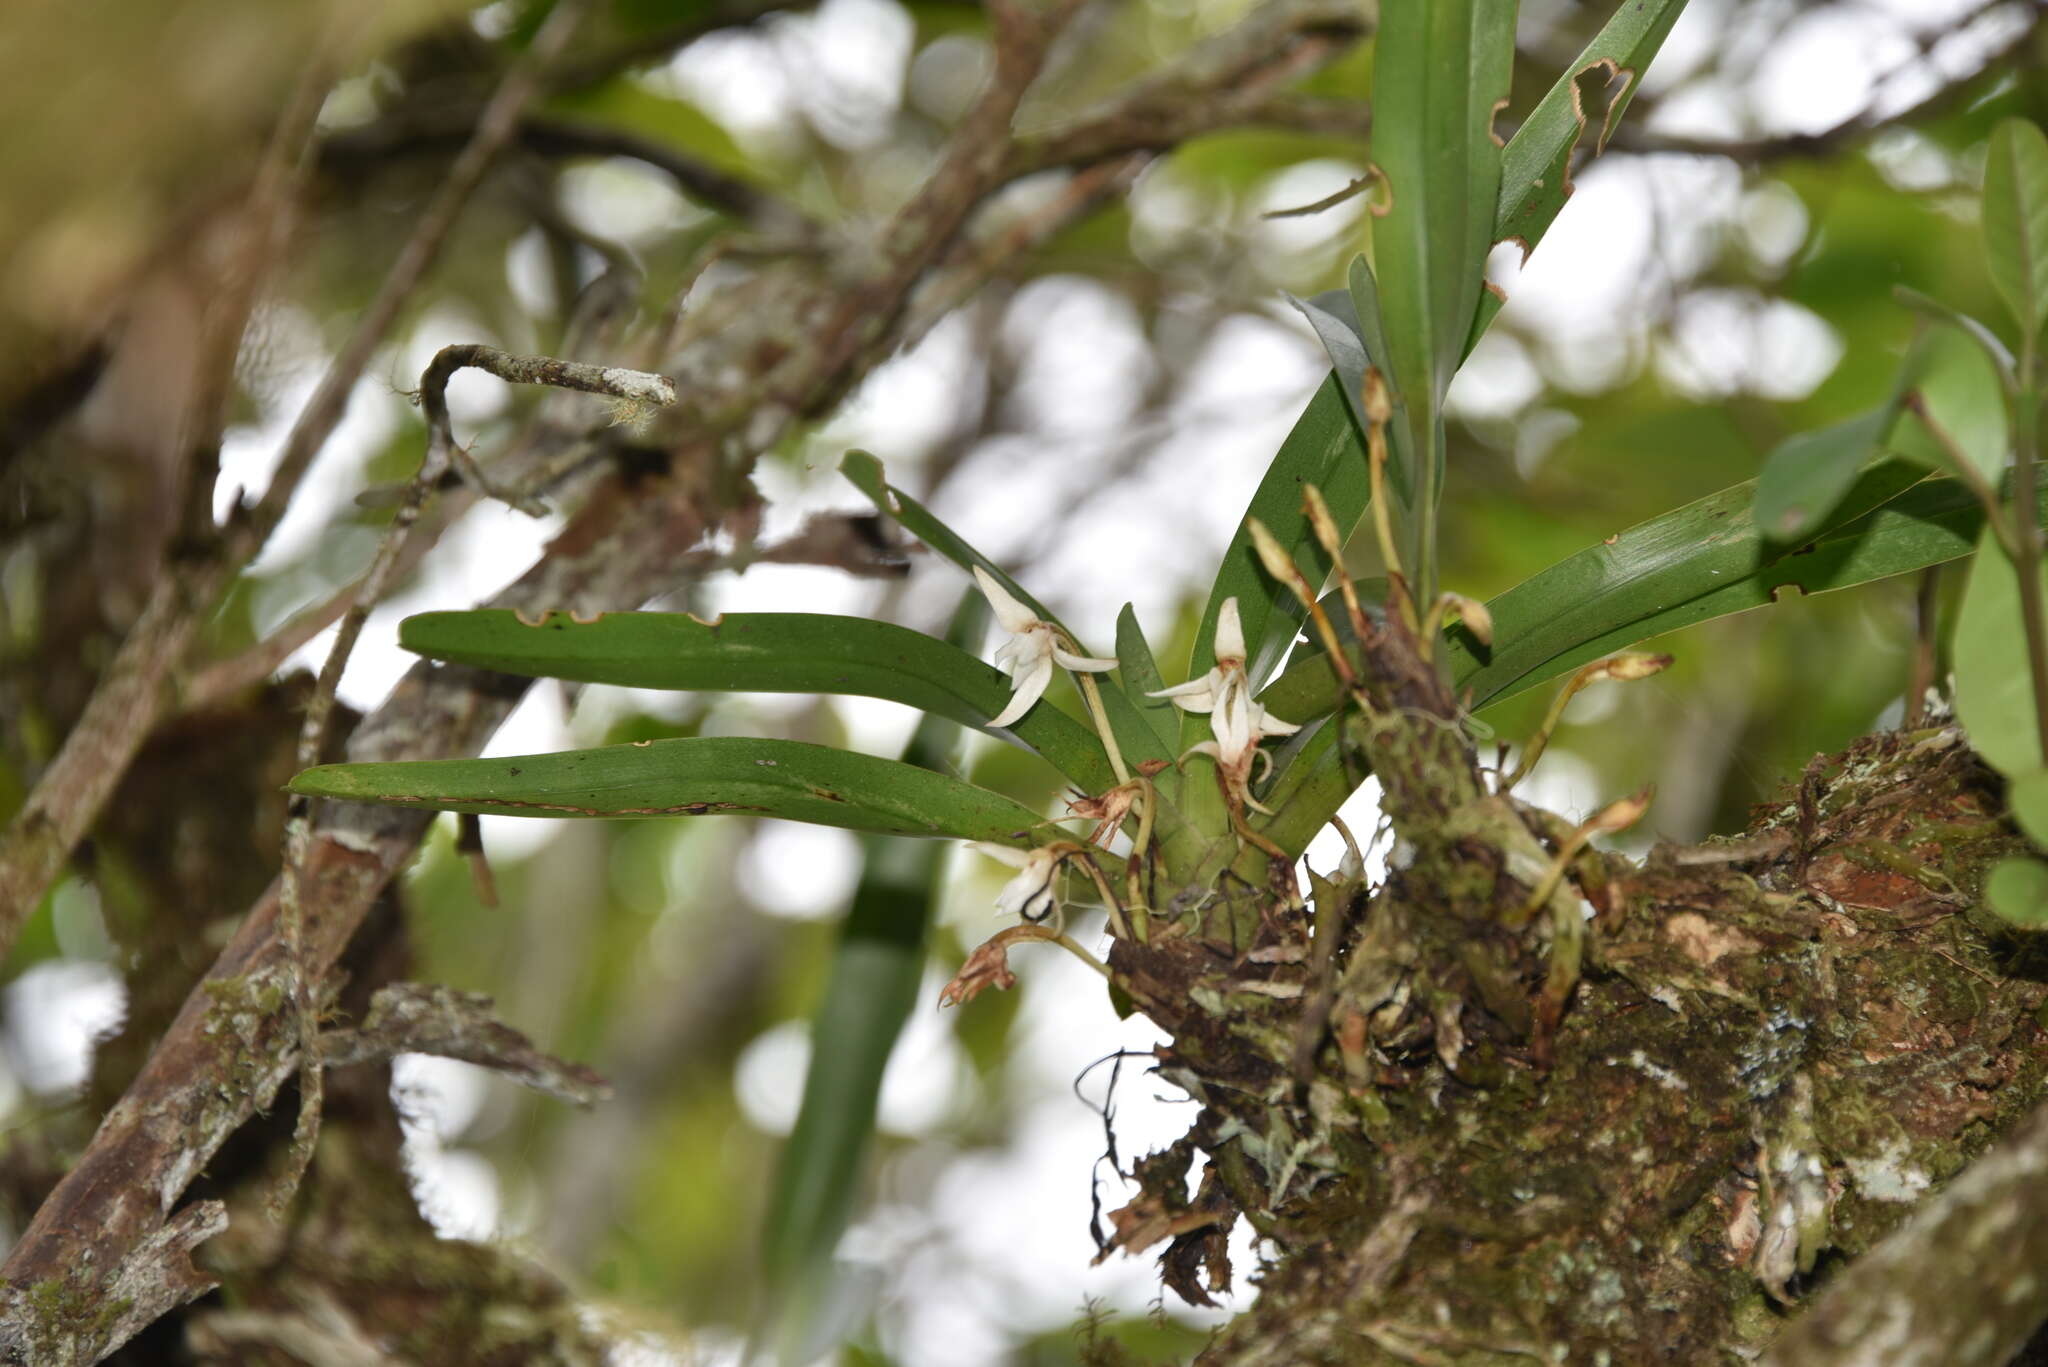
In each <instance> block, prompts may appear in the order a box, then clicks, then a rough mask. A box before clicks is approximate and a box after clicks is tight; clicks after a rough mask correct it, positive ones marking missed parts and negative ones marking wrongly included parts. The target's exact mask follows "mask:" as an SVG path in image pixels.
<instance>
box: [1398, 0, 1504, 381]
mask: <svg viewBox="0 0 2048 1367" xmlns="http://www.w3.org/2000/svg"><path fill="white" fill-rule="evenodd" d="M1515 9H1516V6H1515V4H1514V3H1513V0H1432V2H1431V3H1429V4H1395V5H1388V6H1386V7H1385V8H1384V10H1383V11H1382V13H1381V15H1380V31H1379V36H1378V37H1377V38H1376V39H1375V40H1374V41H1375V43H1376V47H1375V50H1374V55H1373V155H1374V158H1375V159H1376V160H1377V161H1378V163H1379V167H1380V171H1381V173H1382V175H1384V177H1385V178H1386V189H1387V192H1388V197H1389V199H1390V200H1391V203H1390V205H1389V207H1388V211H1387V214H1386V216H1385V217H1384V218H1382V219H1380V220H1379V221H1378V222H1377V223H1376V224H1375V225H1374V229H1373V257H1374V262H1375V264H1376V265H1377V267H1378V271H1377V275H1378V282H1379V303H1380V316H1381V318H1382V319H1383V320H1384V322H1385V325H1386V334H1387V343H1388V350H1389V352H1390V357H1389V359H1390V360H1391V361H1392V370H1393V379H1394V381H1395V386H1396V388H1398V389H1399V390H1400V391H1401V393H1402V394H1403V395H1404V396H1405V397H1406V398H1407V399H1408V401H1409V403H1410V404H1412V405H1415V406H1417V407H1419V408H1423V409H1426V410H1428V411H1431V412H1433V411H1435V406H1436V404H1437V403H1438V402H1440V401H1441V400H1442V398H1443V394H1444V390H1445V389H1446V387H1448V386H1449V384H1450V381H1451V375H1452V373H1453V372H1455V371H1456V370H1457V367H1458V362H1459V360H1460V359H1461V358H1462V357H1463V355H1464V349H1465V348H1464V344H1465V338H1466V336H1467V335H1468V334H1469V333H1470V332H1471V329H1472V319H1473V315H1474V313H1475V311H1476V310H1477V308H1478V306H1479V296H1480V293H1481V291H1482V288H1483V281H1484V278H1485V266H1486V254H1487V251H1488V250H1489V249H1490V248H1491V247H1492V246H1493V241H1494V232H1493V229H1494V220H1495V214H1496V211H1497V209H1498V206H1499V202H1500V191H1501V147H1500V145H1499V144H1497V143H1496V142H1495V141H1494V138H1493V119H1494V112H1495V106H1496V104H1497V103H1498V102H1500V101H1502V100H1505V99H1506V97H1507V93H1508V77H1509V75H1510V73H1511V71H1512V68H1513V64H1514V51H1515Z"/></svg>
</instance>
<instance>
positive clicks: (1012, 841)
mask: <svg viewBox="0 0 2048 1367" xmlns="http://www.w3.org/2000/svg"><path fill="white" fill-rule="evenodd" d="M288 786H289V789H290V791H292V792H294V793H300V794H303V795H305V796H307V797H325V798H338V799H343V800H347V801H352V802H378V803H385V804H388V805H391V806H398V807H417V808H426V809H429V810H437V811H448V812H477V813H480V814H482V815H485V816H534V817H660V816H713V815H721V814H731V815H741V816H774V817H781V818H782V819H783V820H786V821H805V822H809V823H811V824H812V825H816V826H838V827H841V828H843V829H846V830H853V831H871V832H873V833H875V834H877V835H915V836H934V837H943V838H948V839H959V840H986V841H990V842H992V843H994V844H999V845H1014V846H1019V847H1029V846H1033V845H1038V844H1043V843H1045V842H1046V841H1048V840H1056V839H1059V838H1061V832H1060V831H1058V830H1057V829H1056V828H1054V827H1051V826H1049V825H1047V824H1046V822H1045V821H1044V820H1043V819H1042V818H1041V817H1039V816H1038V814H1037V813H1035V812H1033V811H1032V810H1031V809H1030V808H1028V807H1024V806H1021V805H1019V804H1018V803H1015V802H1012V801H1011V800H1010V799H1009V798H1006V797H1003V796H1002V795H1000V794H998V793H992V792H989V791H988V790H987V789H986V788H977V787H975V786H974V785H973V784H971V783H963V782H961V781H960V780H959V779H956V778H949V777H947V776H946V775H944V774H936V773H933V772H931V771H930V770H928V769H919V768H917V767H915V766H913V765H909V764H903V763H900V762H898V761H896V760H890V759H877V758H875V757H874V756H873V755H859V754H853V753H851V752H849V751H845V750H835V749H832V748H831V747H829V746H824V745H809V744H805V743H803V742H801V741H791V740H757V739H754V738H752V737H747V736H703V737H694V738H691V739H686V740H655V741H637V742H635V743H633V744H630V745H608V746H604V747H602V748H600V749H595V750H568V751H563V752H561V753H558V754H551V755H512V756H506V757H502V758H494V759H428V760H407V761H399V762H393V763H387V764H323V765H320V766H318V767H317V768H312V769H308V770H306V771H305V772H303V773H301V774H299V775H298V776H297V777H296V778H294V779H293V780H292V781H291V783H290V784H289V785H288Z"/></svg>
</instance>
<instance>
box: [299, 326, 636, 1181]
mask: <svg viewBox="0 0 2048 1367" xmlns="http://www.w3.org/2000/svg"><path fill="white" fill-rule="evenodd" d="M470 368H474V369H478V370H483V371H487V372H488V373H490V374H492V375H496V376H497V377H498V378H500V379H502V380H506V381H509V382H511V383H514V384H538V385H546V386H549V387H551V388H555V389H573V390H579V391H581V392H583V393H587V394H605V395H609V396H611V397H612V398H615V399H619V400H621V401H623V402H626V403H630V404H642V405H664V406H665V405H668V404H672V403H674V402H675V399H676V390H675V385H674V384H673V383H672V382H671V381H670V380H669V379H668V377H667V376H665V375H651V374H649V373H647V372H646V371H641V370H626V369H621V368H619V367H616V366H597V365H585V364H583V363H582V362H580V361H563V360H557V359H555V358H554V357H550V356H514V355H511V354H509V353H507V352H503V351H500V350H498V349H497V348H496V347H488V346H474V345H469V346H451V347H443V348H442V349H441V351H440V352H439V353H438V354H436V355H435V357H434V359H433V361H432V362H430V363H429V364H428V366H427V368H426V371H425V372H424V373H423V374H422V375H421V376H420V411H421V412H422V413H423V414H424V415H425V417H426V421H427V451H426V456H425V458H424V459H422V460H421V462H420V471H419V474H418V476H417V477H416V478H415V479H414V480H413V482H412V484H411V485H410V487H409V488H408V489H407V491H406V498H405V501H404V502H403V503H401V504H400V505H399V507H398V511H397V513H396V514H395V515H394V516H393V517H392V520H391V525H390V527H389V528H388V529H387V530H386V531H385V533H384V537H383V540H382V541H381V542H380V543H379V544H378V547H377V555H376V558H375V559H373V560H372V561H371V562H370V568H369V570H368V571H366V572H365V573H364V575H363V577H362V580H361V583H360V584H359V586H358V589H357V592H356V595H355V598H354V600H353V601H352V602H351V603H350V604H349V608H348V611H347V612H346V613H345V614H343V616H342V619H341V627H340V630H338V631H337V632H336V633H335V637H334V645H333V646H332V648H330V649H329V651H328V652H327V662H326V663H325V664H323V665H322V666H321V668H320V677H319V681H318V682H317V683H316V684H315V685H314V688H313V696H312V697H311V698H310V699H308V700H307V703H306V716H305V722H304V724H303V726H302V727H301V729H300V731H299V752H298V766H297V767H299V768H301V769H306V768H310V767H311V766H313V765H314V764H317V763H319V760H320V752H321V750H322V748H323V747H324V746H325V744H326V740H327V722H328V718H329V717H330V716H331V715H332V714H333V711H334V695H335V690H336V689H337V688H338V687H339V686H340V683H341V675H342V671H343V670H344V669H345V668H347V666H348V658H349V656H350V655H351V654H352V653H353V652H354V650H355V644H356V640H357V638H358V637H359V636H361V634H362V630H363V624H364V623H365V622H367V621H368V620H369V618H370V612H371V610H372V609H373V608H374V607H376V605H377V603H378V602H379V601H380V600H381V599H382V598H383V596H384V590H385V587H386V585H388V584H389V583H390V581H391V577H392V573H393V571H394V570H395V569H396V568H397V566H398V564H399V562H400V560H401V558H402V557H403V556H404V553H405V548H406V542H407V540H408V539H409V538H410V536H411V533H412V529H413V525H414V524H415V523H416V522H418V521H419V517H420V513H421V511H422V510H423V509H424V508H425V506H426V502H427V499H428V497H429V496H430V495H431V494H432V492H433V490H434V488H435V486H436V485H437V484H438V483H439V481H440V478H441V475H442V473H443V472H444V471H445V470H447V469H449V468H450V467H451V466H453V465H456V464H457V463H458V452H457V448H456V444H455V429H454V425H453V423H452V422H451V420H450V418H449V416H448V381H449V380H450V379H451V378H452V377H453V376H454V374H455V372H456V371H458V370H463V369H470ZM312 842H313V819H312V804H311V803H305V802H302V803H298V804H296V805H295V806H294V807H293V809H292V811H291V813H290V815H289V816H288V817H287V818H286V820H285V835H284V874H283V879H282V882H281V885H280V890H279V914H278V927H279V932H280V934H281V935H282V937H283V940H284V953H285V963H286V966H287V970H288V971H287V975H286V984H285V985H286V988H287V990H288V991H289V993H290V996H291V1003H292V1011H293V1015H294V1017H295V1019H296V1021H297V1028H298V1045H299V1066H300V1082H299V1121H298V1126H297V1129H296V1131H295V1133H294V1135H293V1139H292V1158H291V1161H290V1162H288V1163H287V1164H286V1165H285V1171H284V1174H283V1177H282V1180H280V1182H279V1183H278V1185H277V1187H276V1188H275V1189H274V1191H273V1193H272V1209H273V1211H276V1212H281V1211H282V1210H283V1208H284V1206H285V1205H286V1204H287V1203H288V1202H289V1201H290V1199H291V1197H292V1195H293V1193H294V1192H296V1191H297V1189H298V1184H299V1179H300V1178H301V1177H303V1176H304V1174H305V1170H306V1165H307V1164H308V1163H310V1162H311V1161H312V1158H313V1143H314V1141H315V1140H316V1139H317V1138H318V1137H319V1131H320V1105H321V1097H322V1087H323V1084H322V1081H321V1076H322V1074H321V1058H320V1049H321V1040H320V1031H319V1023H318V1019H317V1017H318V1012H317V1010H316V998H317V995H318V994H317V978H316V976H315V975H314V974H313V973H311V972H309V970H308V965H307V962H306V954H305V920H306V911H305V901H306V899H305V895H304V871H305V868H306V861H307V857H308V854H309V852H310V850H311V848H312Z"/></svg>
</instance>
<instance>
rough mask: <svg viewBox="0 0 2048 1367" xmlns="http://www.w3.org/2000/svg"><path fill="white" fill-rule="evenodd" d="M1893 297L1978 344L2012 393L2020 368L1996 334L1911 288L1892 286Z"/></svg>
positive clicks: (1973, 319) (1965, 315)
mask: <svg viewBox="0 0 2048 1367" xmlns="http://www.w3.org/2000/svg"><path fill="white" fill-rule="evenodd" d="M1892 297H1893V298H1894V299H1896V300H1898V301H1899V302H1900V303H1901V304H1904V305H1905V306H1906V307H1907V308H1909V309H1911V310H1913V312H1915V313H1918V314H1921V315H1923V316H1925V317H1927V318H1931V319H1933V320H1934V321H1936V322H1939V323H1946V324H1948V325H1949V326H1950V327H1952V328H1954V329H1955V330H1956V331H1957V332H1960V333H1961V334H1962V335H1963V336H1965V337H1967V338H1969V339H1970V340H1971V341H1972V342H1974V343H1976V345H1977V349H1978V350H1979V351H1981V352H1983V353H1984V359H1985V360H1986V361H1989V362H1990V363H1991V368H1992V369H1993V370H1994V371H1996V372H1997V373H1998V377H1999V380H2000V383H2002V384H2003V385H2004V386H2005V388H2006V390H2007V392H2008V393H2010V392H2012V391H2013V389H2014V386H2015V385H2016V384H2017V373H2016V372H2017V370H2018V366H2017V364H2016V363H2015V362H2014V360H2013V357H2012V352H2011V351H2009V350H2007V349H2006V345H2005V343H2004V342H2001V341H1999V340H1998V334H1997V333H1995V332H1993V331H1992V330H1991V329H1990V328H1988V327H1986V326H1984V324H1982V323H1980V322H1978V321H1977V320H1976V319H1975V318H1972V317H1971V316H1970V315H1969V314H1967V313H1964V312H1963V311H1962V310H1961V309H1956V308H1950V307H1949V306H1948V305H1947V304H1944V303H1942V302H1941V300H1939V299H1936V298H1933V297H1931V296H1929V295H1925V294H1922V293H1921V292H1920V291H1918V290H1916V289H1913V288H1911V287H1910V286H1907V285H1894V286H1892ZM1918 382H1919V377H1918V376H1917V375H1915V376H1914V377H1913V383H1916V384H1917V383H1918Z"/></svg>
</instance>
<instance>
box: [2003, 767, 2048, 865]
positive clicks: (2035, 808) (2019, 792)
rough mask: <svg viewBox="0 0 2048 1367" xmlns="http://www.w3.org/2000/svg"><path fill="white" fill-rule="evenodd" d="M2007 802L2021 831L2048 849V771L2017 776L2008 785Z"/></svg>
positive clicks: (2038, 770) (2043, 770) (2039, 770)
mask: <svg viewBox="0 0 2048 1367" xmlns="http://www.w3.org/2000/svg"><path fill="white" fill-rule="evenodd" d="M2005 802H2006V805H2007V806H2008V807H2010V808H2011V809H2012V816H2013V820H2015V821H2017V822H2018V823H2019V827H2020V829H2021V830H2023V831H2025V832H2026V833H2027V835H2028V836H2029V837H2030V838H2031V839H2032V840H2033V842H2034V843H2035V844H2036V845H2039V846H2041V847H2042V848H2043V849H2048V769H2034V770H2030V771H2029V772H2027V773H2024V774H2015V775H2014V776H2013V778H2012V781H2011V782H2010V783H2009V784H2007V785H2006V790H2005Z"/></svg>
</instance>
